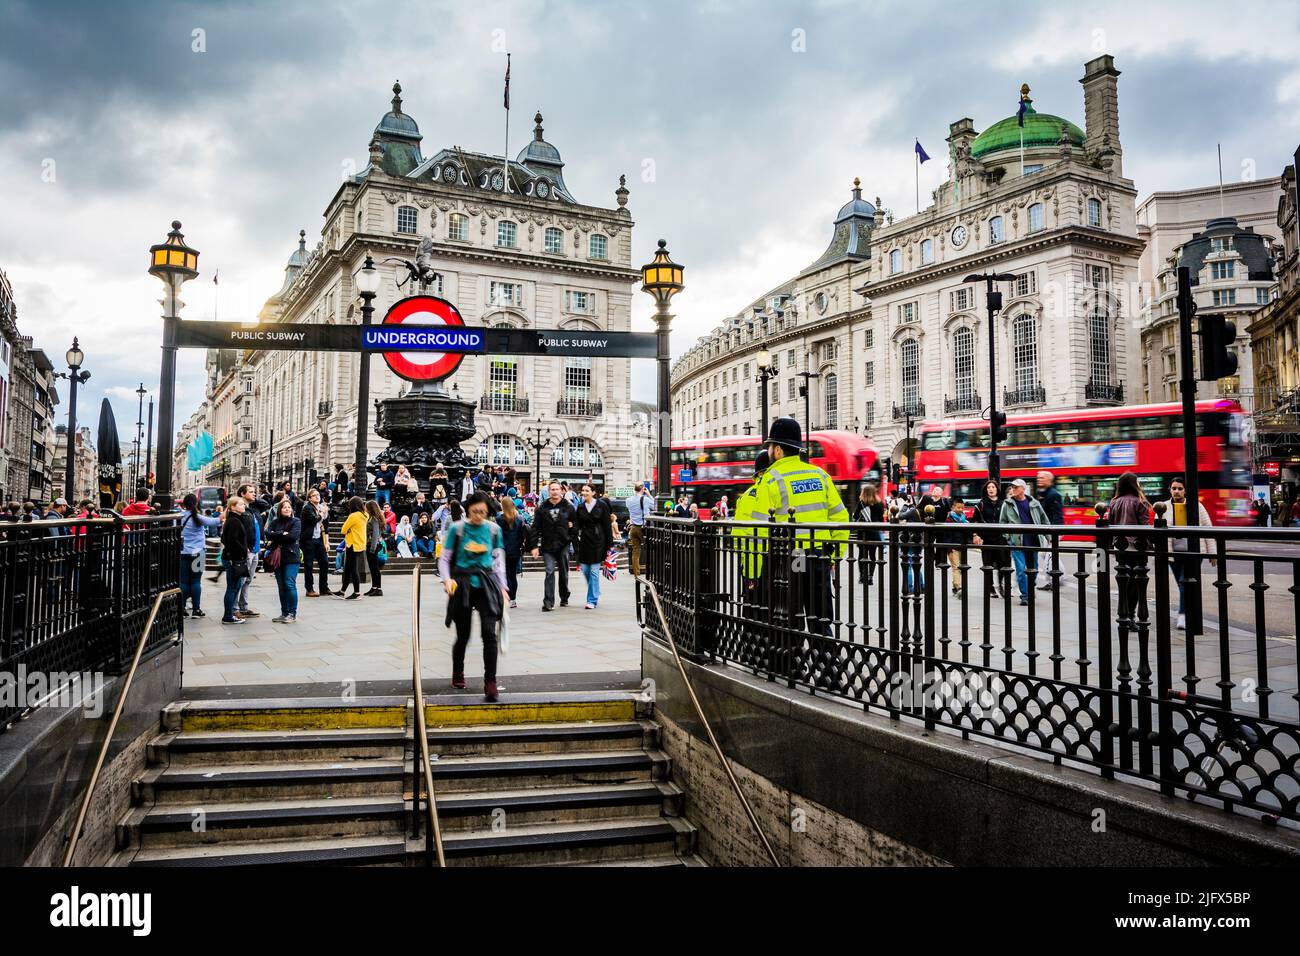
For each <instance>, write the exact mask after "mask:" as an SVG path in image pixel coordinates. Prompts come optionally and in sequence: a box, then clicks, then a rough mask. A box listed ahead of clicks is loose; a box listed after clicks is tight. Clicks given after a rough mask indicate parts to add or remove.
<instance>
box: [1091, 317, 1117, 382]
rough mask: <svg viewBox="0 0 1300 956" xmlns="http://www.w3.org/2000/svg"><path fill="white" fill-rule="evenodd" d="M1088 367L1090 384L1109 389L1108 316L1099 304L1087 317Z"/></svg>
mask: <svg viewBox="0 0 1300 956" xmlns="http://www.w3.org/2000/svg"><path fill="white" fill-rule="evenodd" d="M1088 365H1089V375H1090V378H1091V384H1092V385H1093V386H1095V387H1097V388H1109V387H1110V379H1111V355H1110V316H1109V315H1108V314H1107V313H1106V309H1105V307H1104V306H1103V304H1102V303H1100V302H1097V303H1095V304H1094V305H1093V307H1092V310H1091V312H1090V313H1089V315H1088Z"/></svg>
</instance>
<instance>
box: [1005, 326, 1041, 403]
mask: <svg viewBox="0 0 1300 956" xmlns="http://www.w3.org/2000/svg"><path fill="white" fill-rule="evenodd" d="M1011 341H1012V362H1013V366H1014V372H1013V376H1014V379H1015V383H1016V392H1017V393H1019V394H1020V395H1021V396H1022V397H1026V398H1025V400H1027V396H1028V395H1029V394H1030V393H1031V392H1032V391H1033V390H1034V389H1035V388H1037V387H1038V326H1037V325H1036V324H1035V322H1034V318H1033V316H1031V315H1018V316H1016V318H1015V320H1014V321H1013V322H1012V325H1011Z"/></svg>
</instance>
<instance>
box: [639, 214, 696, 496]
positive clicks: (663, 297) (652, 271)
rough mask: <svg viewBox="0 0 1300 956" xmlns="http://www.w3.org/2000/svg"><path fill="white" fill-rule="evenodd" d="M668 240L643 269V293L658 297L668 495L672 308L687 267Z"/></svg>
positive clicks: (662, 469)
mask: <svg viewBox="0 0 1300 956" xmlns="http://www.w3.org/2000/svg"><path fill="white" fill-rule="evenodd" d="M667 247H668V242H667V240H664V239H660V240H659V249H658V251H657V252H655V257H654V259H653V260H652V261H651V262H649V263H648V264H646V265H644V266H642V267H641V291H643V292H647V293H649V294H650V295H652V296H654V300H655V332H656V334H657V335H658V341H657V343H656V350H655V359H656V361H657V363H658V370H659V429H658V439H657V440H658V443H659V448H658V452H657V454H656V456H655V460H656V462H657V466H656V469H655V470H656V472H657V476H656V484H657V487H656V488H655V493H656V494H658V495H664V496H667V495H669V494H671V493H672V442H673V434H672V432H673V430H672V422H671V420H670V419H669V414H670V408H671V398H670V396H669V379H668V357H669V350H668V346H669V331H670V327H671V325H672V321H673V317H672V316H671V315H670V314H669V312H668V306H669V304H670V303H671V302H672V300H673V296H675V295H676V294H677V293H678V292H681V291H682V288H683V283H682V273H683V271H685V270H684V267H683V266H680V265H678V264H677V263H675V262H673V260H672V259H671V257H669V255H668V248H667Z"/></svg>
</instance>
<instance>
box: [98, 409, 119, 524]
mask: <svg viewBox="0 0 1300 956" xmlns="http://www.w3.org/2000/svg"><path fill="white" fill-rule="evenodd" d="M98 447H99V506H100V507H101V508H116V507H117V503H118V501H120V500H121V497H122V447H121V445H119V444H118V441H117V420H116V419H115V418H114V417H113V406H112V405H110V404H108V399H107V398H106V399H104V403H103V404H102V405H100V406H99V446H98Z"/></svg>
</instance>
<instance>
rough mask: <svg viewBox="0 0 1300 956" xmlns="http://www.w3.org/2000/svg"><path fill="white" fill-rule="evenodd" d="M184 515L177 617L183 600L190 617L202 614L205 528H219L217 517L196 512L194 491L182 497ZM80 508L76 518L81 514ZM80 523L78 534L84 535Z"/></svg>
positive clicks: (197, 507)
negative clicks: (179, 599) (186, 603)
mask: <svg viewBox="0 0 1300 956" xmlns="http://www.w3.org/2000/svg"><path fill="white" fill-rule="evenodd" d="M83 504H84V502H83ZM181 508H182V509H183V510H184V511H185V517H184V518H182V519H181V577H180V586H181V616H182V617H184V616H185V614H186V610H185V601H186V600H187V599H188V600H189V602H190V608H191V611H190V616H191V617H203V616H204V615H203V611H201V610H200V609H199V600H200V599H201V598H202V597H203V562H204V560H205V558H206V555H207V545H206V543H205V542H206V541H207V537H208V529H209V528H219V527H221V520H220V519H218V518H209V517H208V516H207V515H204V514H200V513H199V499H198V496H197V495H195V494H194V492H192V491H191V492H190V493H189V494H187V495H186V496H185V500H184V501H182V502H181ZM87 513H88V512H86V511H83V512H82V514H80V515H78V516H77V517H83V516H84V515H85V514H87ZM85 531H86V529H85V526H84V525H83V526H82V527H81V528H80V529H79V530H78V532H77V533H78V534H85Z"/></svg>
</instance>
